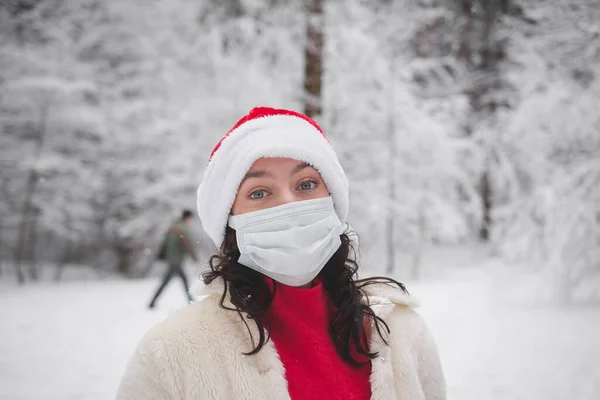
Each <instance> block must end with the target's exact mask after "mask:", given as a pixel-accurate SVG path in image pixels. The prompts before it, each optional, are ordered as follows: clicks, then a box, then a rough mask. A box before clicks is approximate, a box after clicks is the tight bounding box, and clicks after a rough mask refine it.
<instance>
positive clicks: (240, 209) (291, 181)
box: [231, 158, 329, 215]
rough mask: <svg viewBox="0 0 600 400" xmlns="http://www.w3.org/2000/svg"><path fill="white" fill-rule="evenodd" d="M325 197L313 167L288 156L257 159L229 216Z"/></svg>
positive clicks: (324, 187) (318, 176)
mask: <svg viewBox="0 0 600 400" xmlns="http://www.w3.org/2000/svg"><path fill="white" fill-rule="evenodd" d="M327 196H329V191H328V190H327V187H326V186H325V183H324V182H323V179H322V178H321V175H320V174H319V173H318V172H317V170H316V169H314V168H313V167H311V166H310V165H308V164H307V163H305V162H302V161H297V160H292V159H290V158H260V159H258V160H256V162H255V163H254V164H252V167H251V168H250V170H249V171H248V173H247V174H246V176H245V177H244V179H243V180H242V183H241V185H240V188H239V190H238V193H237V196H236V198H235V201H234V203H233V207H232V208H231V214H232V215H239V214H245V213H247V212H251V211H257V210H263V209H265V208H271V207H275V206H280V205H282V204H286V203H291V202H294V201H301V200H311V199H317V198H321V197H327Z"/></svg>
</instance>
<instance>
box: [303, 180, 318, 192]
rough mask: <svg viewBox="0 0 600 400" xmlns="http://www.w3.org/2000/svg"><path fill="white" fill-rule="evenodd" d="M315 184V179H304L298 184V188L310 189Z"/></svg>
mask: <svg viewBox="0 0 600 400" xmlns="http://www.w3.org/2000/svg"><path fill="white" fill-rule="evenodd" d="M316 186H317V182H315V181H304V182H302V183H301V184H300V190H312V189H314V188H315V187H316Z"/></svg>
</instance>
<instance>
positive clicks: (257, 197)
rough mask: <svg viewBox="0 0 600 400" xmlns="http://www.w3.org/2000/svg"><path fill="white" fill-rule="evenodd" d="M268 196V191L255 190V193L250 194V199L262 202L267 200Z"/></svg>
mask: <svg viewBox="0 0 600 400" xmlns="http://www.w3.org/2000/svg"><path fill="white" fill-rule="evenodd" d="M266 195H267V191H266V190H264V189H259V190H255V191H254V192H252V193H250V198H251V199H252V200H260V199H263V198H265V196H266Z"/></svg>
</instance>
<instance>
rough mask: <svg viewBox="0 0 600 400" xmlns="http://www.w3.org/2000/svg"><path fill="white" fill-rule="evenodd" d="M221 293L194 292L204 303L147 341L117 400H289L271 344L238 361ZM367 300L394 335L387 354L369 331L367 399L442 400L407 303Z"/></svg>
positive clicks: (428, 342)
mask: <svg viewBox="0 0 600 400" xmlns="http://www.w3.org/2000/svg"><path fill="white" fill-rule="evenodd" d="M198 289H200V290H199V291H198ZM221 289H222V286H221V285H220V284H218V283H217V284H211V285H210V286H208V287H204V288H198V287H196V289H195V293H194V294H195V295H200V296H206V297H205V298H203V299H202V300H201V301H199V302H196V303H194V304H192V305H190V306H188V307H185V308H184V309H182V310H180V311H178V312H176V313H175V314H173V315H171V316H170V317H168V318H167V319H166V320H165V321H164V322H163V323H161V324H159V325H157V326H155V327H154V328H153V329H152V330H150V332H148V333H147V334H146V336H145V337H144V338H143V339H142V341H141V342H140V344H139V345H138V348H137V349H136V351H135V354H134V356H133V358H132V359H131V361H130V362H129V364H128V366H127V370H126V371H125V374H124V376H123V378H122V381H121V384H120V387H119V389H118V393H117V397H116V398H117V399H118V400H125V399H127V400H142V399H144V400H150V399H189V400H191V399H195V400H233V399H236V400H238V399H239V400H259V399H260V400H290V396H289V394H288V392H287V382H286V379H285V371H284V367H283V365H282V363H281V361H280V359H279V356H278V354H277V351H276V349H275V347H274V345H273V342H272V341H269V342H268V343H267V344H266V345H265V346H264V347H263V349H262V350H261V351H260V352H259V353H258V354H256V355H254V356H245V355H242V354H241V353H242V352H247V351H249V350H250V349H251V348H252V347H253V345H252V342H251V340H250V337H249V334H248V331H247V330H246V327H245V326H244V324H243V322H242V321H241V319H240V317H239V315H238V314H237V313H235V312H232V311H226V310H224V309H222V308H221V307H220V306H219V299H220V294H221ZM367 292H368V294H369V297H368V301H369V302H370V304H371V305H372V306H373V309H374V311H375V312H376V313H377V314H378V315H379V316H380V317H382V318H383V319H384V320H385V321H386V323H387V324H388V325H389V327H390V329H391V332H392V333H391V335H390V337H389V342H390V345H389V346H388V345H386V344H385V343H383V341H382V340H381V338H380V337H379V335H378V334H377V331H376V330H375V329H373V330H372V331H373V332H372V337H371V342H370V346H371V350H372V351H375V352H379V354H380V356H379V357H378V358H377V359H375V360H373V362H372V373H371V378H370V380H371V390H372V396H371V399H372V400H444V399H445V398H446V388H445V381H444V376H443V373H442V369H441V365H440V361H439V357H438V353H437V349H436V345H435V343H434V341H433V338H432V337H431V334H430V333H429V331H428V329H427V327H426V326H425V324H424V322H423V320H422V319H421V317H420V316H419V315H418V314H417V313H416V312H415V311H414V310H413V308H412V305H413V304H414V302H413V300H412V298H411V297H409V296H408V295H406V294H404V293H403V292H401V291H400V290H395V289H391V288H390V287H387V286H384V285H376V286H372V287H370V289H368V290H367ZM226 304H230V303H229V302H226ZM248 325H249V326H250V327H251V328H252V327H253V325H254V324H253V323H252V322H251V321H249V322H248ZM255 329H256V328H253V335H254V336H255V337H257V336H256V331H255ZM294 400H302V399H294Z"/></svg>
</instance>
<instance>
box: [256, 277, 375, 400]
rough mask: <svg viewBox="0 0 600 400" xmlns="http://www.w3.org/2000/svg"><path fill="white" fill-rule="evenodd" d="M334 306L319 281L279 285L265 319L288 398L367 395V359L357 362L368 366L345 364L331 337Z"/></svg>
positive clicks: (363, 398) (360, 398) (345, 399)
mask: <svg viewBox="0 0 600 400" xmlns="http://www.w3.org/2000/svg"><path fill="white" fill-rule="evenodd" d="M332 308H333V306H332V305H331V304H330V302H329V300H328V297H327V292H326V291H325V289H324V288H323V285H322V284H321V282H320V281H319V280H317V281H315V285H314V286H313V287H312V288H310V289H302V288H295V287H291V286H285V285H282V284H277V292H276V295H275V298H274V300H273V303H272V304H271V307H270V308H269V311H268V312H267V317H268V318H269V320H270V321H271V340H273V343H274V344H275V348H276V349H277V352H278V353H279V357H280V359H281V361H282V363H283V366H284V368H285V375H286V379H287V381H288V390H289V394H290V397H291V398H292V400H312V399H327V400H337V399H339V400H368V399H369V398H370V397H371V386H370V382H369V377H370V374H371V364H370V363H369V362H368V359H367V358H366V357H363V358H358V359H360V360H365V361H367V362H366V363H365V364H363V365H361V366H359V367H356V366H353V365H351V364H349V363H347V362H345V361H344V360H343V359H342V358H341V357H340V356H339V355H338V354H337V352H336V350H335V344H334V343H333V340H332V339H331V335H330V333H329V320H330V318H331V310H332ZM355 358H357V357H355Z"/></svg>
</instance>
